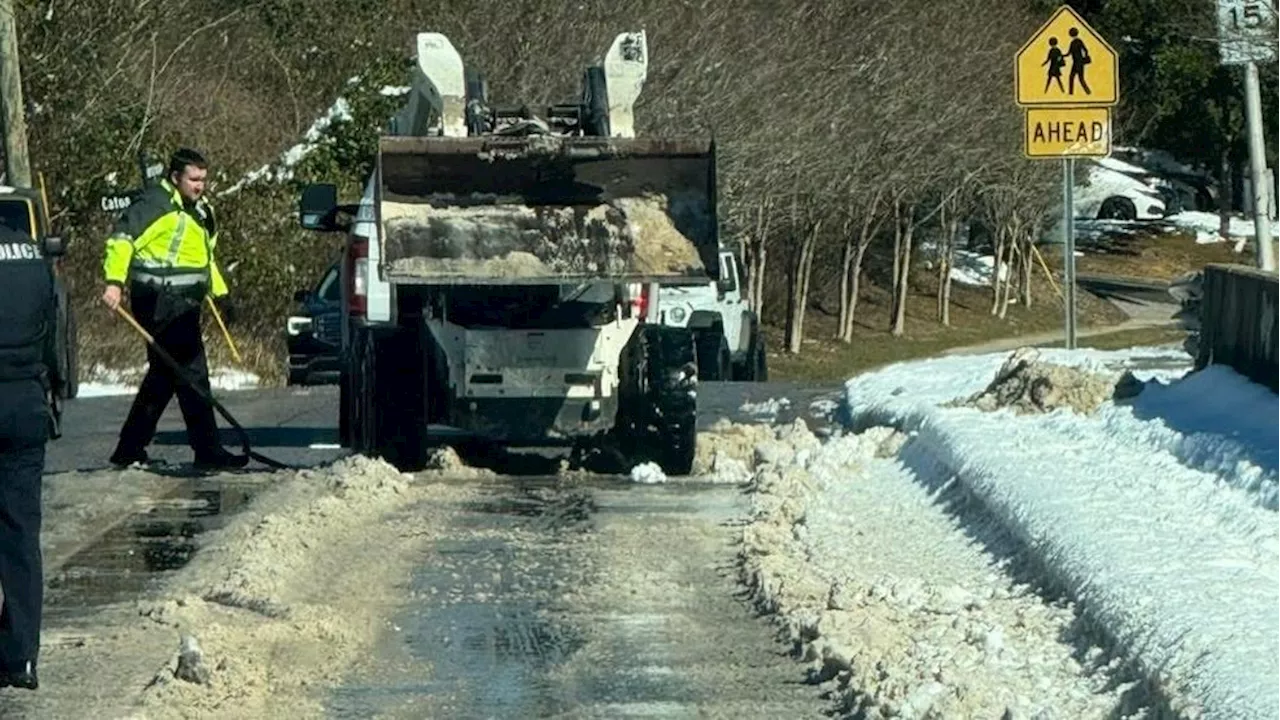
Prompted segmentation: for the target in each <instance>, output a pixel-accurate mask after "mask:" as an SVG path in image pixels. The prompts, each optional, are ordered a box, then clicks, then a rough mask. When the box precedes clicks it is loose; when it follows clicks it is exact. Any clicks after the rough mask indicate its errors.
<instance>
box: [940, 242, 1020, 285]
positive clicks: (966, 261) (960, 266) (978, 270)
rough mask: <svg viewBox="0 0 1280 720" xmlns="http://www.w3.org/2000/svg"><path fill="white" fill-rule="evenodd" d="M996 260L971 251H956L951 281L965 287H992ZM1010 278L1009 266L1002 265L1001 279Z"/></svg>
mask: <svg viewBox="0 0 1280 720" xmlns="http://www.w3.org/2000/svg"><path fill="white" fill-rule="evenodd" d="M995 263H996V259H995V257H994V256H991V255H979V254H978V253H975V252H971V251H969V250H956V251H955V253H954V255H953V257H952V259H951V271H950V273H948V274H949V275H950V277H951V280H952V281H954V282H958V283H963V284H965V285H978V286H983V285H990V284H991V278H992V276H994V275H995ZM1008 277H1009V264H1008V263H1000V279H1001V280H1005V279H1007V278H1008Z"/></svg>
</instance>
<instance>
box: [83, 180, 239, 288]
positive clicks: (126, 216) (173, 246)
mask: <svg viewBox="0 0 1280 720" xmlns="http://www.w3.org/2000/svg"><path fill="white" fill-rule="evenodd" d="M217 245H218V228H217V222H216V220H215V219H214V215H213V208H212V207H210V206H209V204H208V203H206V202H204V201H203V200H201V201H200V202H198V203H196V204H195V205H194V206H191V207H188V206H187V205H186V204H185V203H184V202H183V199H182V196H181V195H180V194H178V189H177V188H175V187H174V186H173V185H172V184H170V183H169V182H168V180H164V179H162V180H160V181H159V182H158V183H156V184H155V185H152V186H150V187H148V188H147V189H146V190H144V191H143V192H142V196H141V197H139V198H138V199H137V200H136V201H134V203H133V204H132V205H130V206H129V207H128V208H125V210H124V212H123V213H121V214H120V218H119V220H118V221H117V222H116V226H115V229H114V230H113V231H112V233H111V236H110V237H108V238H107V247H106V254H105V258H104V259H103V263H102V270H103V274H104V275H105V278H106V281H107V284H109V285H119V286H123V285H124V284H125V282H126V281H128V280H130V279H132V280H133V281H135V282H144V283H150V284H156V285H168V286H172V287H174V288H175V289H183V290H186V289H194V288H197V287H204V288H207V292H208V294H210V295H212V296H213V297H215V298H216V297H221V296H223V295H226V294H227V284H226V282H225V281H224V280H223V278H222V273H221V272H219V270H218V264H217V262H216V260H215V258H214V248H216V247H217Z"/></svg>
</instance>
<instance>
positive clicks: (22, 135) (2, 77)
mask: <svg viewBox="0 0 1280 720" xmlns="http://www.w3.org/2000/svg"><path fill="white" fill-rule="evenodd" d="M24 107H25V106H24V103H23V100H22V70H21V65H20V64H19V62H18V20H17V17H16V16H15V15H14V8H13V0H0V115H3V122H4V167H5V176H6V178H7V182H8V184H9V185H13V186H16V187H28V188H29V187H32V180H31V158H30V157H29V156H28V155H27V120H26V113H25V112H24Z"/></svg>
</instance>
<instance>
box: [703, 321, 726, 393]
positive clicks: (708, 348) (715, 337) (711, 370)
mask: <svg viewBox="0 0 1280 720" xmlns="http://www.w3.org/2000/svg"><path fill="white" fill-rule="evenodd" d="M697 358H698V379H699V380H701V381H702V382H720V381H723V380H729V379H730V375H731V373H732V372H733V356H732V355H731V354H730V352H729V341H728V339H727V338H725V336H724V331H723V330H722V329H721V328H720V326H718V325H717V326H715V327H713V328H711V329H710V330H704V331H702V332H699V333H698V334H697Z"/></svg>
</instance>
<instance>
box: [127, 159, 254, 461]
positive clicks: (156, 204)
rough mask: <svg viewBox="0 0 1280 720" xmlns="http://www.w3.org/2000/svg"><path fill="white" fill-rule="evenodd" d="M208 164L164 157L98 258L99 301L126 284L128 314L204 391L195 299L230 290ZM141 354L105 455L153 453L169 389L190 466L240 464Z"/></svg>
mask: <svg viewBox="0 0 1280 720" xmlns="http://www.w3.org/2000/svg"><path fill="white" fill-rule="evenodd" d="M208 167H209V165H208V162H207V161H206V160H205V158H204V157H203V156H202V155H201V154H200V153H198V152H196V151H195V150H191V149H187V148H182V149H179V150H178V151H177V152H175V153H174V154H173V157H172V158H170V160H169V166H168V168H167V173H166V176H165V177H164V178H162V179H160V180H159V181H158V182H156V183H154V184H152V185H149V186H148V187H146V188H145V189H144V190H143V191H142V194H141V195H140V196H139V197H138V198H137V199H135V200H134V202H133V204H131V205H130V206H129V207H128V208H126V209H125V210H124V212H123V213H121V215H120V217H119V219H118V220H117V222H116V225H115V229H114V230H113V232H112V233H111V236H110V237H108V238H107V243H106V256H105V259H104V261H103V274H104V278H105V280H106V284H107V288H106V291H105V292H104V293H103V295H102V300H103V302H105V303H106V304H107V306H108V307H110V308H111V309H112V310H115V309H116V308H117V307H119V305H120V302H121V296H122V294H123V292H124V289H125V288H126V287H127V288H128V290H129V303H130V306H131V309H132V311H133V315H134V317H135V319H136V320H137V321H138V323H139V324H140V325H142V327H144V328H145V329H146V330H147V332H149V333H151V335H152V336H153V337H154V338H155V340H156V344H158V345H159V346H160V347H161V348H162V349H164V350H165V351H166V352H167V353H168V354H169V355H170V356H171V357H172V358H173V359H174V360H176V361H177V362H178V364H179V365H181V366H182V367H183V369H184V370H185V373H184V374H185V375H186V376H187V377H188V378H190V379H191V381H193V382H198V383H199V384H200V385H201V386H202V389H203V390H204V392H205V393H206V394H208V393H209V391H210V387H209V368H208V363H207V361H206V359H205V352H204V340H203V338H202V337H201V334H200V312H201V305H202V302H203V301H204V299H205V297H206V296H211V297H213V298H214V300H215V302H219V303H221V304H223V305H224V307H225V300H226V296H227V294H228V290H227V283H226V281H225V280H224V279H223V277H222V273H221V272H220V271H219V269H218V264H217V262H216V261H215V259H214V250H215V248H216V247H217V245H218V226H217V222H216V220H215V218H214V214H213V208H212V207H211V206H210V205H209V203H208V202H207V201H206V200H204V199H203V197H202V196H203V194H204V183H205V176H206V175H207V174H208ZM226 309H229V308H226ZM224 314H229V313H226V312H224ZM228 319H230V318H228ZM147 361H148V367H147V374H146V376H145V377H144V378H143V379H142V385H141V387H139V388H138V394H137V396H136V397H135V398H134V402H133V407H132V408H131V409H130V411H129V416H128V418H127V419H126V420H125V423H124V427H123V428H121V430H120V439H119V442H118V443H117V445H116V449H115V452H114V453H112V455H111V462H112V464H114V465H117V466H126V465H132V464H134V463H144V464H145V463H148V462H150V458H149V457H148V456H147V453H146V447H147V445H149V444H150V443H151V440H152V437H153V436H154V435H155V432H156V424H157V423H158V422H159V420H160V416H161V415H162V414H163V413H164V410H165V408H166V407H167V406H168V404H169V401H170V400H171V399H172V398H173V396H174V395H175V394H176V395H177V396H178V405H179V406H180V407H181V408H182V417H183V420H184V421H185V422H186V425H187V443H188V444H189V445H190V446H191V449H192V450H193V451H194V452H195V465H196V466H197V467H198V468H203V469H223V468H230V467H241V466H243V465H245V464H246V463H247V461H248V458H246V457H244V456H239V455H234V454H232V453H229V452H227V451H226V449H224V448H223V447H222V444H221V443H220V442H219V441H218V429H217V423H216V421H215V420H214V415H213V407H211V406H210V405H209V404H208V403H207V402H206V401H205V400H204V399H203V398H202V397H200V395H199V394H198V393H197V392H196V391H195V390H193V389H192V388H191V387H190V386H189V385H187V383H186V382H184V381H183V380H182V379H180V378H179V377H177V375H176V374H175V373H174V372H173V371H172V370H171V369H170V368H169V366H168V365H167V364H166V363H165V362H164V360H163V359H162V358H160V357H159V355H158V354H157V353H156V352H155V351H154V350H153V349H152V348H151V347H150V346H148V348H147Z"/></svg>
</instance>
